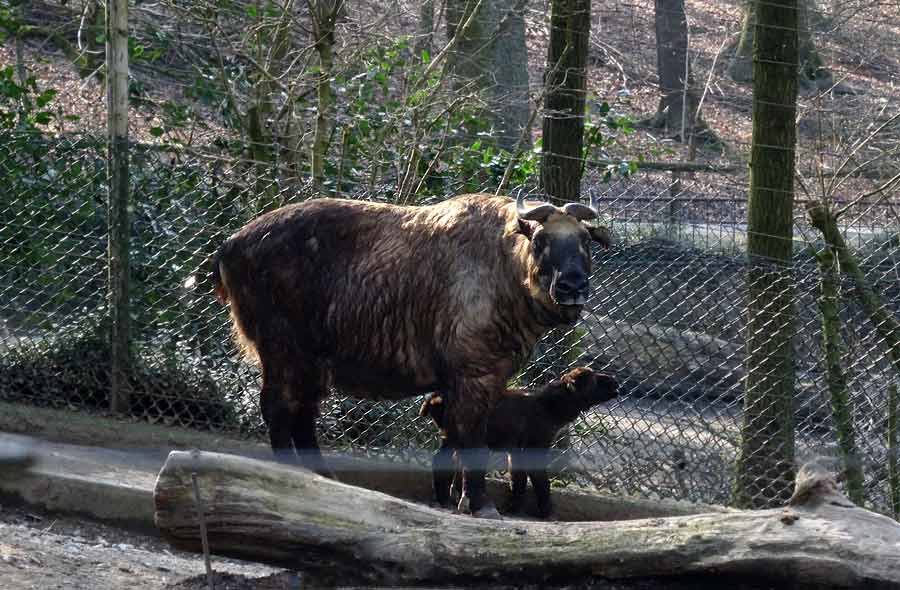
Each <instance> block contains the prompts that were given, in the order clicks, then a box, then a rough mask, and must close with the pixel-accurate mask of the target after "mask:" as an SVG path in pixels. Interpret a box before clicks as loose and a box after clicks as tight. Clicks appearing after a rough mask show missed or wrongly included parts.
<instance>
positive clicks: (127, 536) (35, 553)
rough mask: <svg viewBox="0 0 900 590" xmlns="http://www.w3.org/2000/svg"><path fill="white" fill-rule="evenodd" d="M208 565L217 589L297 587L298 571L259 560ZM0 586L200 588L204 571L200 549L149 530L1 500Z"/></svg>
mask: <svg viewBox="0 0 900 590" xmlns="http://www.w3.org/2000/svg"><path fill="white" fill-rule="evenodd" d="M212 565H213V569H214V570H215V571H216V573H217V574H219V575H218V576H217V580H216V585H215V588H216V590H238V589H240V590H243V589H245V588H246V589H257V590H266V589H273V590H274V589H279V590H280V589H293V588H300V587H301V586H300V585H299V584H300V580H301V577H300V576H299V575H297V574H294V573H292V572H284V571H283V570H279V569H275V568H271V567H267V566H264V565H259V564H254V563H247V562H240V561H236V560H231V559H222V558H218V557H213V560H212ZM198 581H199V582H202V583H198ZM0 588H3V589H7V590H30V589H40V590H56V589H59V590H81V589H84V590H122V589H124V588H127V589H128V590H151V589H152V590H189V589H193V588H206V576H205V569H204V565H203V558H202V557H199V556H197V555H194V554H189V553H183V552H180V551H174V550H172V549H170V548H169V546H168V545H167V544H166V543H165V542H163V541H161V540H160V539H157V538H154V537H152V536H150V535H142V534H137V533H132V532H127V531H123V530H121V529H118V528H115V527H112V526H109V525H106V524H101V523H97V522H91V521H89V520H85V519H82V518H73V517H67V516H56V515H52V514H47V513H44V512H41V511H35V510H32V509H30V508H26V509H23V508H17V507H11V506H8V505H5V504H0Z"/></svg>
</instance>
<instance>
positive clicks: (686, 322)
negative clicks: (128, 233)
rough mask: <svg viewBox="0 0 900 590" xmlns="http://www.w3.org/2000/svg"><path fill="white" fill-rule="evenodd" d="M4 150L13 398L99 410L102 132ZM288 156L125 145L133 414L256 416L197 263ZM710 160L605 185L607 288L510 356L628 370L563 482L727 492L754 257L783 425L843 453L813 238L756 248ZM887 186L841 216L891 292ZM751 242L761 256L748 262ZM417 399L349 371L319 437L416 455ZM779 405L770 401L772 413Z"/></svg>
mask: <svg viewBox="0 0 900 590" xmlns="http://www.w3.org/2000/svg"><path fill="white" fill-rule="evenodd" d="M0 170H2V173H3V177H4V178H5V184H6V186H5V190H4V191H3V197H2V200H0V220H2V223H0V268H2V271H3V272H2V273H0V275H2V277H3V279H2V282H0V322H2V324H0V329H2V331H0V398H2V399H3V400H6V401H14V402H22V403H29V404H35V405H38V406H46V407H54V408H67V409H72V410H77V411H90V412H98V413H105V412H106V410H107V408H108V406H109V388H110V358H109V346H108V341H107V339H108V314H107V310H106V282H107V266H106V198H107V196H106V186H105V184H104V183H105V144H104V143H103V141H99V140H97V139H96V138H91V137H85V136H55V137H51V136H44V135H33V134H4V135H3V136H2V137H0ZM281 172H283V171H280V170H279V169H278V168H277V167H272V168H260V167H259V166H258V165H256V164H253V163H247V162H243V161H234V160H229V159H228V158H226V157H224V156H221V157H214V156H213V155H211V154H209V153H207V154H205V155H200V154H196V153H192V152H190V151H189V150H184V149H175V148H162V147H159V146H144V145H134V146H133V150H132V163H131V176H132V184H131V189H132V199H133V208H132V244H131V255H132V268H131V277H130V278H131V292H132V297H131V309H132V323H133V325H132V351H131V352H132V358H133V366H132V368H131V372H130V376H129V380H128V386H127V397H128V401H129V406H128V407H129V408H130V413H131V415H132V416H133V417H134V418H135V419H139V420H143V421H147V422H151V423H158V424H165V425H173V426H186V427H191V428H199V429H209V430H215V431H221V432H228V433H233V434H238V435H240V436H245V437H255V438H261V437H264V436H265V429H264V427H263V425H262V422H261V419H260V416H259V410H258V407H257V399H256V394H257V392H258V385H259V380H258V375H257V373H256V370H255V368H254V367H252V366H250V365H248V364H246V363H245V362H243V361H242V360H241V359H240V358H239V356H238V354H237V351H236V349H235V347H234V345H233V343H232V341H231V337H230V324H229V319H228V317H227V309H225V308H223V307H221V306H220V305H219V304H218V303H217V302H216V301H215V299H214V298H213V297H212V295H211V292H210V286H209V285H208V284H207V283H206V282H205V280H204V271H203V269H204V265H205V264H206V263H207V258H208V256H209V255H210V254H211V253H212V252H213V251H214V249H215V248H216V247H217V246H218V244H220V243H221V241H222V240H223V239H224V238H225V237H226V236H227V235H229V234H230V233H231V232H233V231H235V230H236V229H238V228H239V227H241V226H242V225H243V224H244V223H246V222H247V221H248V220H250V219H251V218H253V217H254V216H256V215H257V214H258V213H260V212H262V211H265V210H269V209H271V208H274V207H277V206H280V205H283V204H286V203H288V202H296V201H298V200H302V199H304V198H307V197H308V196H309V190H308V189H307V188H306V185H305V184H304V183H302V182H298V181H296V180H292V179H291V178H289V177H288V176H287V175H285V174H283V173H281ZM698 176H700V175H698ZM706 176H708V175H706ZM704 181H705V179H704V178H703V177H700V178H699V179H698V180H694V181H686V179H680V181H679V187H680V190H679V191H677V192H673V190H672V181H671V178H670V177H669V176H668V175H667V174H665V173H648V174H641V175H637V176H635V177H633V178H629V179H619V180H616V181H613V182H611V183H609V184H606V185H603V186H598V187H596V188H597V190H598V191H601V192H602V203H603V211H604V215H605V217H606V221H607V223H608V224H609V225H610V227H611V229H612V231H613V235H614V236H615V244H614V247H613V248H612V249H611V250H609V251H597V252H596V253H595V264H596V270H595V273H594V276H593V277H592V286H593V289H594V293H593V296H592V297H591V299H590V302H589V305H588V309H587V310H586V312H585V314H584V316H583V319H582V320H581V321H580V322H579V323H578V325H576V326H575V327H574V328H571V329H566V330H556V331H554V332H551V333H550V334H548V335H547V337H546V338H544V339H543V340H542V341H541V342H540V343H539V345H538V346H537V348H536V350H535V353H534V356H533V358H532V360H531V361H530V362H529V364H528V366H527V367H525V369H524V370H523V371H522V373H521V374H520V375H519V377H518V380H519V382H520V383H521V384H522V385H525V386H530V387H534V386H539V385H540V384H543V383H546V382H547V381H549V380H550V379H552V378H555V377H557V376H559V375H560V374H562V373H563V372H564V371H566V370H567V369H569V368H572V367H575V366H590V367H592V368H594V369H596V370H600V371H605V372H608V373H611V374H614V375H615V376H616V377H617V379H618V380H619V382H620V384H621V395H620V397H619V399H617V400H616V401H614V402H612V403H609V404H605V405H601V406H598V407H596V408H594V409H593V410H591V411H589V412H586V413H585V414H584V415H583V416H582V417H580V418H579V419H578V420H576V421H575V422H574V423H573V424H571V425H570V427H569V428H568V429H567V430H566V431H564V432H563V433H561V436H560V438H559V441H558V444H557V446H558V448H559V449H560V450H562V451H563V452H562V453H561V456H560V459H559V461H558V463H557V467H558V468H559V469H560V472H559V474H558V475H557V477H556V480H557V482H558V484H559V485H569V486H581V487H587V488H593V489H600V490H606V491H609V492H612V493H624V494H633V495H638V496H643V497H650V498H677V499H686V500H690V501H695V502H712V503H725V504H728V503H730V502H731V500H732V493H733V489H734V484H735V482H734V477H735V465H736V462H737V461H738V460H739V457H740V455H741V445H742V430H741V427H742V424H743V420H744V419H745V416H744V413H745V408H744V403H743V400H744V394H745V392H744V383H745V377H746V370H747V359H748V350H747V342H748V334H747V329H748V328H747V326H748V320H749V318H748V317H747V309H748V301H747V293H748V292H750V289H749V287H750V286H751V285H749V284H748V277H750V276H756V277H760V278H759V279H757V280H761V281H765V282H772V281H775V280H780V279H778V277H779V276H782V275H784V273H788V275H789V280H788V281H786V283H785V284H787V285H789V287H790V289H791V290H792V300H793V301H794V310H795V320H794V326H795V331H794V342H793V347H792V349H793V359H784V360H785V361H791V362H793V365H794V367H795V371H796V380H795V383H794V388H795V396H794V399H793V406H794V409H793V412H794V425H795V428H794V430H793V432H792V433H789V436H788V437H787V438H786V439H785V441H787V442H784V444H792V445H794V446H795V454H796V457H797V460H798V461H800V460H802V459H803V458H804V457H813V456H819V457H821V456H825V457H832V458H834V459H835V460H837V458H838V457H839V456H840V452H839V449H838V434H837V433H838V428H837V425H836V424H835V421H834V413H833V401H832V399H831V398H830V394H829V389H828V387H827V382H828V379H827V377H826V368H825V366H824V364H823V358H824V351H823V345H822V335H821V332H822V328H821V325H822V323H821V319H820V318H821V315H820V312H819V307H818V305H819V303H818V302H819V297H820V272H819V270H818V268H817V265H816V257H815V250H816V248H817V247H819V246H818V245H817V244H816V243H814V242H806V241H802V240H798V241H797V243H796V247H795V256H794V260H793V265H792V266H791V267H790V268H789V269H787V270H785V269H783V268H781V267H778V266H776V265H774V264H772V263H770V262H768V261H752V263H751V262H750V261H748V260H747V257H746V254H745V252H746V249H745V240H746V226H745V222H744V219H746V211H745V207H746V203H745V202H744V201H743V200H741V199H736V198H727V197H726V198H721V199H714V198H705V197H699V196H697V194H699V193H703V191H704V187H703V182H704ZM355 196H358V197H362V198H377V195H372V194H366V193H360V194H357V195H355ZM803 205H804V203H803V202H800V203H798V214H797V223H798V224H799V226H800V229H801V231H800V232H799V233H801V234H802V233H803V231H802V229H803V227H802V226H803V225H804V223H805V222H804V219H805V214H804V212H803V210H802V207H803ZM892 207H893V205H891V204H890V203H886V204H877V205H873V204H866V203H858V204H856V205H855V208H854V212H855V213H856V214H855V215H849V216H848V218H852V219H853V223H852V224H850V225H847V226H846V227H844V228H843V230H844V233H845V235H846V236H847V240H848V244H849V245H850V246H851V247H852V250H853V252H854V253H855V255H856V256H857V257H858V259H859V260H860V264H861V267H862V268H863V269H864V272H865V275H866V279H867V280H868V281H869V282H870V283H871V285H872V287H873V288H874V289H875V290H876V291H877V292H878V293H879V294H880V295H881V297H882V298H883V299H884V300H885V302H886V304H887V306H888V307H889V308H890V310H891V312H892V313H895V314H896V313H900V286H898V285H900V281H898V272H900V270H898V268H900V266H898V257H900V247H898V246H900V243H898V239H897V234H896V228H897V225H896V224H895V223H893V222H888V220H891V219H893V209H892ZM751 264H752V265H753V266H754V267H755V268H757V270H759V269H763V270H762V272H761V273H760V272H757V273H756V274H755V275H751V273H750V272H749V271H750V266H751ZM773 277H774V278H773ZM839 287H840V290H841V296H840V305H839V315H840V322H841V326H842V328H841V335H842V337H843V340H844V345H845V350H844V354H843V356H842V360H843V363H844V366H845V372H846V388H847V392H848V394H849V395H848V403H849V405H850V407H851V408H852V413H851V416H852V428H853V430H854V432H855V448H856V455H855V456H854V457H852V460H853V461H855V462H857V464H858V466H859V468H860V469H861V471H862V473H863V475H864V494H865V500H866V503H867V505H870V506H872V507H873V508H875V509H877V510H881V511H884V512H888V513H890V512H891V510H892V500H891V498H892V493H894V494H896V487H894V488H892V487H891V473H892V472H891V471H890V467H889V466H890V465H891V464H892V463H891V461H890V455H889V448H888V447H889V438H888V431H889V429H888V421H889V420H888V415H889V412H888V406H889V399H890V397H891V391H892V388H893V387H895V384H896V381H897V377H896V372H895V370H894V368H893V367H892V366H891V364H890V359H889V357H888V349H887V348H886V345H885V342H884V341H883V339H882V338H880V337H879V336H878V331H877V330H876V329H875V327H874V326H873V325H872V320H871V318H870V317H869V314H868V312H867V311H866V309H865V308H864V306H862V305H861V304H860V303H859V300H858V299H857V298H856V297H855V292H856V287H855V285H854V284H853V283H852V282H851V281H850V280H849V279H848V278H846V277H842V280H841V282H840V285H839ZM769 312H771V313H775V310H767V311H766V313H769ZM768 399H775V400H776V402H778V398H777V396H772V395H770V396H769V397H768ZM781 401H784V400H781ZM420 403H421V399H420V398H412V399H407V400H404V401H400V402H379V403H375V402H370V401H364V400H357V399H354V398H350V397H346V396H342V395H340V393H337V394H335V395H333V396H331V397H329V398H328V399H327V400H326V401H325V402H324V404H323V411H322V418H321V420H320V423H319V427H320V437H321V440H322V442H323V444H324V445H326V446H328V447H330V448H334V449H343V450H351V451H355V452H362V453H366V454H370V455H377V456H383V457H389V458H392V459H396V460H403V461H418V462H425V461H427V460H428V459H429V456H430V455H429V454H428V451H430V450H433V449H435V448H436V445H437V440H436V432H435V429H434V428H433V425H432V424H431V423H430V422H429V421H428V420H426V419H424V418H420V417H418V406H419V404H420ZM785 407H790V406H785ZM763 415H765V412H763ZM767 426H768V425H767V424H765V423H761V426H760V429H761V431H763V432H765V431H766V427H767ZM763 442H764V444H763V446H762V447H761V448H760V449H759V453H768V452H770V451H771V446H770V445H771V444H772V442H773V441H771V440H765V441H763ZM774 443H775V444H782V442H780V441H778V440H775V441H774ZM751 451H752V450H751ZM752 456H753V453H752V452H751V453H750V454H749V455H748V458H752ZM744 460H748V459H747V458H745V459H744ZM895 483H896V482H895ZM758 493H760V494H764V495H765V494H768V493H772V494H774V493H775V491H774V490H770V489H766V488H763V489H761V490H760V491H759V492H758ZM773 500H774V497H773Z"/></svg>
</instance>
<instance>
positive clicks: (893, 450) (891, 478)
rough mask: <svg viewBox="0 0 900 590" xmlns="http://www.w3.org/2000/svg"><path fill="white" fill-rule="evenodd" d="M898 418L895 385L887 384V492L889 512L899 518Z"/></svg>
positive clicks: (899, 460) (897, 400) (899, 403)
mask: <svg viewBox="0 0 900 590" xmlns="http://www.w3.org/2000/svg"><path fill="white" fill-rule="evenodd" d="M898 418H900V396H898V395H897V386H896V385H894V384H893V383H892V384H890V385H889V386H888V415H887V451H888V465H887V467H888V493H889V497H890V503H891V514H893V515H894V518H897V519H900V465H898V463H900V457H898V450H900V449H898V448H897V446H898V442H900V441H898V438H897V420H898Z"/></svg>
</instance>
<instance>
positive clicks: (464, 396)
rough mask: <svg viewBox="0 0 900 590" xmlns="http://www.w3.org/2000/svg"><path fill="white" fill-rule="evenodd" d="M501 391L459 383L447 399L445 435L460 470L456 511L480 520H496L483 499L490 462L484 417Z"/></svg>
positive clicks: (472, 383)
mask: <svg viewBox="0 0 900 590" xmlns="http://www.w3.org/2000/svg"><path fill="white" fill-rule="evenodd" d="M501 390H502V388H501V387H489V386H488V387H485V385H483V384H481V383H479V382H478V381H474V382H465V381H463V382H462V383H461V384H460V385H458V386H457V387H456V391H455V392H454V395H452V396H450V404H449V407H448V408H447V415H446V418H447V423H446V426H447V433H448V435H449V437H450V440H451V443H452V444H453V446H454V447H456V449H457V457H458V459H459V462H460V466H461V468H462V498H460V501H459V505H458V510H459V511H460V512H471V513H472V515H473V516H477V517H482V518H499V517H500V514H499V513H498V512H497V508H496V507H495V506H494V505H493V503H491V501H490V498H488V497H487V493H486V486H485V474H486V472H487V467H488V461H489V459H490V450H489V449H488V448H487V445H486V442H487V424H488V416H490V413H491V410H493V408H494V405H496V402H497V400H498V399H499V395H500V392H501Z"/></svg>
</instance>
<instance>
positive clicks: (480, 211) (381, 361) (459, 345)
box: [212, 193, 609, 512]
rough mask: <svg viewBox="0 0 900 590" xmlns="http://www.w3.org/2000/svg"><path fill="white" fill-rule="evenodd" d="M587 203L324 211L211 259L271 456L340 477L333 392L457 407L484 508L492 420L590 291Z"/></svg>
mask: <svg viewBox="0 0 900 590" xmlns="http://www.w3.org/2000/svg"><path fill="white" fill-rule="evenodd" d="M596 216H597V208H596V203H595V202H593V201H592V203H591V206H590V207H589V206H586V205H583V204H580V203H568V204H566V205H565V206H564V207H556V206H554V205H551V204H549V203H540V204H537V205H535V206H529V205H527V204H526V203H525V200H524V196H523V195H522V194H521V193H520V194H519V197H518V198H517V199H516V200H515V201H514V200H513V199H511V198H509V197H502V196H493V195H488V194H467V195H461V196H457V197H454V198H451V199H448V200H446V201H443V202H441V203H438V204H435V205H429V206H419V207H414V206H396V205H389V204H382V203H373V202H366V201H354V200H347V199H333V198H317V199H311V200H308V201H305V202H303V203H299V204H293V205H287V206H284V207H281V208H279V209H276V210H274V211H271V212H268V213H265V214H263V215H260V216H259V217H257V218H256V219H254V220H253V221H251V222H249V223H248V224H247V225H246V226H244V227H243V228H242V229H240V230H239V231H238V232H236V233H235V234H234V235H232V236H231V237H229V238H228V239H227V240H226V241H225V242H224V243H223V244H222V246H221V247H220V248H219V250H218V252H217V253H216V255H215V256H214V258H213V269H212V278H213V282H214V288H215V293H216V296H217V298H218V299H219V301H220V302H221V303H222V304H226V303H227V304H229V306H230V314H231V318H232V322H233V326H234V332H235V336H236V339H237V341H238V342H239V344H240V345H241V346H242V348H243V350H244V351H245V353H246V354H247V355H248V356H249V357H250V358H251V359H254V360H256V361H257V362H258V364H259V366H260V371H261V375H262V387H261V391H260V409H261V412H262V416H263V420H264V421H265V423H266V425H267V427H268V430H269V438H270V443H271V446H272V449H273V452H274V455H275V457H276V459H278V460H280V461H285V462H291V463H299V464H301V465H303V466H305V467H308V468H310V469H312V470H314V471H316V472H318V473H321V474H323V475H327V476H330V477H334V475H333V474H332V473H331V472H330V470H329V469H328V467H327V465H326V464H325V462H324V460H323V458H322V455H321V452H320V451H319V447H318V443H317V440H316V434H315V426H316V418H317V416H318V413H319V402H320V400H321V399H322V398H323V397H325V396H326V395H327V394H328V392H329V388H330V387H336V388H338V389H340V390H342V391H343V392H345V393H349V394H353V395H355V396H358V397H366V398H370V399H399V398H403V397H410V396H415V395H420V394H422V393H426V392H429V391H441V392H443V393H445V394H446V395H447V402H448V403H447V411H446V413H447V420H446V422H447V424H446V427H447V433H448V444H449V445H450V446H451V447H453V448H454V449H457V450H458V451H459V458H460V461H461V463H462V467H463V495H464V496H465V497H466V502H467V504H468V508H469V509H471V510H472V511H473V512H476V511H477V510H479V509H480V508H482V505H483V502H484V469H485V468H486V465H487V459H488V451H487V449H486V448H485V445H484V440H485V434H486V426H487V420H486V417H487V416H488V415H489V413H490V409H491V408H492V407H493V405H494V404H495V403H496V402H497V401H498V400H499V399H500V397H501V395H502V392H503V391H504V389H505V384H506V382H507V380H508V379H509V378H510V377H511V376H512V375H513V374H514V373H515V371H516V370H517V368H518V367H519V366H520V365H521V364H522V363H523V362H524V361H525V360H526V359H527V358H528V356H529V354H530V353H531V350H532V347H533V346H534V345H535V343H536V342H537V341H538V339H539V338H541V337H542V336H543V335H544V334H545V333H546V332H547V331H549V330H550V329H552V328H554V327H556V326H559V325H565V324H572V323H574V322H576V321H577V320H578V319H579V317H580V315H581V311H582V308H583V306H584V304H585V302H586V300H587V297H588V295H589V291H590V284H589V277H590V274H591V256H590V249H589V244H590V242H591V240H594V241H597V242H600V243H601V244H602V245H604V246H608V236H609V234H608V231H607V230H606V229H605V228H602V227H590V226H588V225H587V224H586V223H584V222H585V221H587V220H590V219H593V218H595V217H596Z"/></svg>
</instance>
